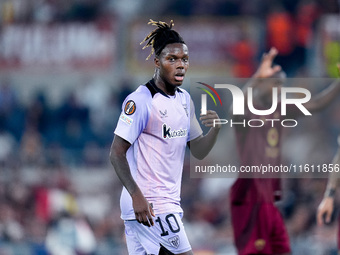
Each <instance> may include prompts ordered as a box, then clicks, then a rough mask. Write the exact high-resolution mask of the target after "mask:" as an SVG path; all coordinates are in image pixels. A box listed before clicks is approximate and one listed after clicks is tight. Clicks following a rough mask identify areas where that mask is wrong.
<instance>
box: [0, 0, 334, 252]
mask: <svg viewBox="0 0 340 255" xmlns="http://www.w3.org/2000/svg"><path fill="white" fill-rule="evenodd" d="M0 12H1V20H0V31H1V30H4V29H5V28H7V27H9V26H13V25H18V26H20V25H23V26H30V25H36V24H41V25H45V26H51V25H55V24H58V25H64V24H65V25H66V24H70V23H76V24H79V23H80V24H92V23H96V24H98V22H99V23H100V22H103V20H104V21H105V22H107V21H109V22H112V23H114V25H115V27H116V28H117V30H116V33H117V34H118V36H117V37H116V38H117V39H116V43H117V47H116V53H115V56H117V59H116V61H115V64H114V65H112V66H110V67H109V68H108V70H99V71H98V70H95V71H93V70H77V71H76V72H77V76H76V78H73V79H70V80H68V81H67V83H68V85H67V87H66V89H64V87H61V88H60V92H59V93H60V94H58V95H59V97H58V100H56V101H55V102H52V101H53V100H52V101H51V98H50V94H49V93H48V92H49V91H50V90H52V89H55V88H52V86H55V83H58V81H59V80H60V82H61V83H62V82H63V76H65V77H69V76H70V73H67V72H66V73H65V71H62V72H60V74H58V72H57V75H56V71H55V70H45V69H44V71H43V72H44V73H39V72H36V71H34V72H32V73H31V72H30V71H27V70H25V69H24V68H21V69H15V68H13V67H11V68H6V66H3V65H2V70H1V69H0V254H1V255H17V254H18V255H26V254H27V255H28V254H38V255H43V254H55V255H63V254H67V255H68V254H70V255H71V254H82V255H85V254H93V255H94V254H96V255H102V254H103V255H107V254H122V255H123V254H127V253H126V248H125V243H124V230H123V222H122V220H121V219H120V218H119V215H120V211H119V195H120V191H121V187H122V186H121V184H120V182H119V180H118V179H117V177H116V176H115V174H114V170H113V168H112V167H111V165H110V162H109V157H108V156H109V155H108V154H109V148H110V145H111V142H112V139H113V131H114V128H115V126H116V123H117V120H118V117H119V114H120V111H121V104H122V102H123V100H124V99H125V97H126V96H127V95H128V94H129V93H130V92H131V91H133V90H134V89H135V88H136V87H137V86H138V84H141V83H143V82H145V81H147V80H146V79H149V78H150V74H151V73H152V67H151V68H150V70H149V71H150V72H149V73H146V72H138V71H134V69H133V68H132V67H131V66H130V62H129V60H128V57H129V49H130V48H129V47H128V46H127V45H126V44H125V41H124V39H122V38H126V37H132V35H130V34H129V33H128V31H129V29H130V28H131V27H130V26H131V24H132V23H133V22H134V21H135V20H142V21H143V22H144V23H146V22H147V21H148V19H149V18H153V19H157V18H159V19H160V20H165V21H167V19H168V17H171V18H172V17H175V18H173V19H174V20H175V24H176V17H178V18H179V19H181V20H184V21H186V20H187V21H190V19H192V18H193V17H196V18H197V17H199V18H202V20H204V19H205V18H207V17H209V18H210V19H215V20H217V21H218V20H219V19H220V18H235V19H242V18H243V17H251V18H252V19H255V20H256V21H257V22H258V23H259V24H260V25H259V27H258V30H256V31H252V32H253V33H255V34H258V35H260V37H261V40H260V41H259V43H258V44H257V45H253V44H251V43H250V42H249V41H248V40H247V38H239V40H237V43H235V45H234V47H235V48H233V50H232V51H231V52H232V53H230V54H228V59H229V63H228V64H229V69H228V70H225V74H227V75H228V77H240V78H247V77H250V76H251V74H252V73H253V72H254V71H255V68H256V66H257V64H258V63H259V59H260V57H261V54H262V53H263V52H264V51H266V50H268V49H269V48H270V47H271V46H275V47H276V48H277V49H278V50H279V52H280V54H279V56H278V57H277V59H276V63H277V64H280V65H281V66H282V68H283V69H284V70H285V71H286V73H287V75H288V77H289V78H296V77H299V78H310V77H319V78H323V77H333V78H334V77H337V75H338V74H337V73H336V72H335V71H334V68H333V66H335V63H336V61H340V46H339V43H338V46H337V45H336V44H335V46H334V45H332V44H330V45H328V48H327V47H326V48H325V50H324V53H322V54H321V55H320V51H319V44H320V38H323V36H325V35H324V34H323V33H321V32H320V30H319V28H320V24H321V22H322V21H323V18H324V17H325V16H328V15H333V16H339V5H338V2H337V1H336V0H326V1H325V0H323V1H321V0H314V1H313V0H299V1H296V0H280V1H269V0H256V1H254V0H242V1H237V0H199V1H197V0H196V1H193V0H186V1H178V0H176V1H165V0H162V1H153V0H142V1H133V0H124V1H123V0H116V1H113V0H99V1H98V0H97V1H94V0H72V1H69V0H68V1H66V0H61V1H56V0H3V1H1V2H0ZM164 17H165V18H164ZM339 28H340V23H339V24H338V29H339ZM0 34H1V32H0ZM338 36H339V37H338V38H335V40H336V39H337V40H340V31H339V34H338ZM141 39H143V38H141ZM137 46H138V45H137ZM133 47H134V46H133ZM205 47H207V48H208V47H209V45H205ZM337 47H338V48H337ZM189 49H190V48H189ZM0 51H1V45H0ZM149 64H150V63H149ZM193 68H195V64H193ZM197 72H200V71H197ZM193 73H195V70H193ZM103 74H104V75H103ZM40 75H41V76H42V77H46V76H47V77H49V75H51V79H56V80H57V81H56V82H55V83H53V85H51V84H49V83H48V82H46V79H45V78H44V79H41V80H42V81H41V82H42V84H35V83H36V80H39V77H40ZM102 75H103V76H105V77H106V78H105V79H102ZM204 75H207V76H209V73H204ZM19 76H20V78H18V77H19ZM56 77H57V78H56ZM107 77H108V78H107ZM39 83H40V82H39ZM35 85H37V86H35ZM313 89H314V91H315V90H317V89H320V88H312V90H313ZM24 95H29V96H24ZM339 107H340V98H339V99H338V100H337V101H336V102H334V104H332V106H331V107H330V108H328V109H327V110H326V111H324V112H323V113H322V114H317V115H315V117H314V116H313V118H312V119H307V120H303V121H301V125H302V126H301V127H298V128H296V129H295V130H294V132H293V131H291V130H290V131H288V132H287V133H286V134H285V137H286V138H285V139H286V140H285V143H284V147H283V153H284V160H285V161H286V162H290V163H291V162H292V163H300V162H301V161H303V159H301V158H304V159H306V160H308V159H309V160H311V161H310V162H311V163H314V164H320V163H330V161H331V159H332V156H333V155H334V153H335V150H336V148H337V143H336V138H337V135H338V133H339V129H340V111H339V110H338V109H339ZM299 123H300V122H299ZM307 126H308V129H306V127H307ZM229 133H231V134H232V131H231V132H229ZM185 162H186V163H185V167H184V174H183V185H182V206H183V209H184V211H185V215H184V221H185V225H186V230H187V234H188V236H189V239H190V241H191V244H192V246H193V250H194V252H195V254H207V255H209V254H235V249H234V248H233V244H232V231H231V226H230V224H231V223H230V213H229V208H228V189H227V188H225V187H226V186H228V185H226V183H228V182H230V181H231V180H229V179H227V178H221V179H195V178H190V173H189V167H188V164H189V157H187V158H186V161H185ZM283 184H284V198H283V200H282V201H281V202H280V203H279V204H278V206H279V208H280V209H281V210H282V213H283V215H284V218H285V220H286V223H287V228H288V231H289V234H290V238H291V243H292V249H293V254H322V255H323V254H337V251H336V231H337V219H336V215H334V216H333V221H332V223H331V224H329V225H327V226H324V227H317V226H316V221H315V213H316V209H317V206H318V203H319V202H320V201H321V198H322V196H323V192H324V189H325V184H326V179H324V178H323V179H317V178H294V179H284V180H283ZM339 199H340V198H338V199H337V200H339ZM338 202H339V201H338ZM336 211H337V210H336Z"/></svg>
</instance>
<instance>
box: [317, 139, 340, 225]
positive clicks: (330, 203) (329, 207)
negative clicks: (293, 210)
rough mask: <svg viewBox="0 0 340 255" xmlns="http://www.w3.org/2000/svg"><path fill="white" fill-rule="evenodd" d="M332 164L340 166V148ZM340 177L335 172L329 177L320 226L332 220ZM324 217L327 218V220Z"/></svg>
mask: <svg viewBox="0 0 340 255" xmlns="http://www.w3.org/2000/svg"><path fill="white" fill-rule="evenodd" d="M339 138H340V137H339ZM332 163H333V164H338V165H339V164H340V146H339V148H338V151H337V153H336V155H335V156H334V158H333V161H332ZM338 175H339V173H337V172H335V171H333V172H331V173H330V174H329V176H328V182H327V187H326V191H325V194H324V197H323V199H322V201H321V203H320V205H319V207H318V211H317V223H318V225H319V226H320V225H322V224H323V223H324V221H325V222H326V223H329V222H330V220H331V216H332V213H333V210H334V196H335V190H336V186H337V182H338ZM323 217H325V219H324V218H323Z"/></svg>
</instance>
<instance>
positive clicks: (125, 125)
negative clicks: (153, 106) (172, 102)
mask: <svg viewBox="0 0 340 255" xmlns="http://www.w3.org/2000/svg"><path fill="white" fill-rule="evenodd" d="M150 97H151V95H147V94H145V93H142V92H138V90H137V91H135V92H133V93H131V94H130V95H129V96H128V97H127V98H126V99H125V100H124V102H123V105H122V112H121V114H120V116H119V119H118V123H117V126H116V129H115V131H114V133H115V134H116V135H118V136H120V137H121V138H123V139H124V140H126V141H128V142H129V143H130V144H133V143H134V142H135V141H136V140H137V138H138V137H139V135H140V134H141V133H142V132H143V130H144V129H145V127H146V125H147V122H148V118H149V111H148V102H149V101H150V100H149V98H150Z"/></svg>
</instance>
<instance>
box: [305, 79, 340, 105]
mask: <svg viewBox="0 0 340 255" xmlns="http://www.w3.org/2000/svg"><path fill="white" fill-rule="evenodd" d="M339 94H340V79H337V80H335V81H334V82H332V83H331V84H330V85H329V86H328V87H327V88H325V89H324V90H322V91H321V92H320V93H319V94H317V95H315V96H314V97H312V99H311V100H310V101H309V102H307V103H305V104H304V106H305V108H306V109H307V110H308V111H310V112H317V111H319V110H322V109H324V108H326V107H327V106H328V105H330V104H331V103H332V102H333V101H334V99H336V98H337V97H338V96H339Z"/></svg>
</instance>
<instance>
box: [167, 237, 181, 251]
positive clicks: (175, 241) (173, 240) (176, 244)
mask: <svg viewBox="0 0 340 255" xmlns="http://www.w3.org/2000/svg"><path fill="white" fill-rule="evenodd" d="M179 240H180V239H179V236H178V235H175V236H174V237H171V238H169V243H170V244H171V246H172V247H174V248H176V249H177V248H178V247H179V244H180V241H179Z"/></svg>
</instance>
